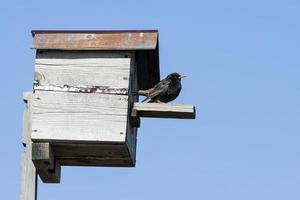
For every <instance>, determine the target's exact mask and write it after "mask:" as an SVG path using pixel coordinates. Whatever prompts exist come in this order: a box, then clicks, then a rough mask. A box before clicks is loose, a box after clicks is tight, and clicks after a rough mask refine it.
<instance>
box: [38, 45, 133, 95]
mask: <svg viewBox="0 0 300 200" xmlns="http://www.w3.org/2000/svg"><path fill="white" fill-rule="evenodd" d="M130 62H131V52H110V53H107V52H95V51H91V52H90V51H71V52H70V51H55V50H53V51H46V50H45V51H38V53H37V58H36V61H35V88H34V89H35V90H38V89H39V87H36V86H63V85H65V86H73V87H76V86H77V87H80V86H81V87H82V86H104V87H110V88H125V89H127V88H128V84H129V72H130ZM54 89H55V87H54Z"/></svg>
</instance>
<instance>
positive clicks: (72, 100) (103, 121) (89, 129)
mask: <svg viewBox="0 0 300 200" xmlns="http://www.w3.org/2000/svg"><path fill="white" fill-rule="evenodd" d="M127 111H128V96H126V95H109V94H94V93H84V94H83V93H69V92H53V91H52V92H49V91H36V92H35V94H34V100H33V110H32V131H33V132H32V137H31V138H32V140H33V141H50V142H55V141H69V142H76V141H77V142H81V141H82V142H87V143H88V142H125V137H126V124H127Z"/></svg>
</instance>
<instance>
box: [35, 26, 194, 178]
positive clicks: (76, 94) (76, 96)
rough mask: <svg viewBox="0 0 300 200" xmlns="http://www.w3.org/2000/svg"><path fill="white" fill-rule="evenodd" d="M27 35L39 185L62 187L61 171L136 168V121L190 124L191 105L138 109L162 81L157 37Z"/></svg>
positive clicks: (65, 33)
mask: <svg viewBox="0 0 300 200" xmlns="http://www.w3.org/2000/svg"><path fill="white" fill-rule="evenodd" d="M32 35H33V45H32V47H33V48H34V49H36V59H35V75H34V81H33V89H34V91H33V95H32V99H31V103H30V109H31V140H32V142H33V143H32V160H33V162H34V164H35V167H36V169H37V172H38V174H39V175H40V177H41V178H42V180H43V181H44V182H59V181H60V166H61V165H67V166H114V167H115V166H118V167H133V166H135V159H136V143H137V128H138V127H139V122H140V120H139V118H140V117H143V116H145V117H175V118H194V117H195V109H194V107H193V106H184V105H182V106H177V107H176V106H172V105H168V104H166V105H157V104H155V103H153V104H150V103H149V104H146V103H138V91H139V90H145V89H148V88H151V87H153V86H154V85H155V84H156V83H158V82H159V80H160V75H159V54H158V52H159V51H158V50H159V49H158V32H157V31H32Z"/></svg>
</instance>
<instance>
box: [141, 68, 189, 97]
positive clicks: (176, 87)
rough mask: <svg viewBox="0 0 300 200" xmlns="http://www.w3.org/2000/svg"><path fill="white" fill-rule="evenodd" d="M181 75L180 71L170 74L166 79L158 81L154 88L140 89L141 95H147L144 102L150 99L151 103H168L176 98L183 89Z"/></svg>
mask: <svg viewBox="0 0 300 200" xmlns="http://www.w3.org/2000/svg"><path fill="white" fill-rule="evenodd" d="M184 77H185V76H181V75H180V74H178V73H176V72H175V73H172V74H169V75H168V76H167V77H166V78H165V79H163V80H161V81H160V82H159V83H157V84H156V85H155V86H154V87H153V88H150V89H148V90H140V91H139V95H143V96H146V99H144V100H143V101H142V102H145V101H147V100H149V99H150V100H149V101H148V102H149V103H152V102H155V103H168V102H170V101H173V100H174V99H176V97H177V96H178V95H179V93H180V90H181V82H180V81H181V79H182V78H184Z"/></svg>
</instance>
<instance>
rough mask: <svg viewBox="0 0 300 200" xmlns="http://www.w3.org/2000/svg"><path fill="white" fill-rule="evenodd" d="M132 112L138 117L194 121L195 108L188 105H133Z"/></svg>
mask: <svg viewBox="0 0 300 200" xmlns="http://www.w3.org/2000/svg"><path fill="white" fill-rule="evenodd" d="M133 110H134V112H136V113H137V114H138V116H140V117H159V118H179V119H195V117H196V110H195V106H193V105H188V104H165V103H134V105H133Z"/></svg>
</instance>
